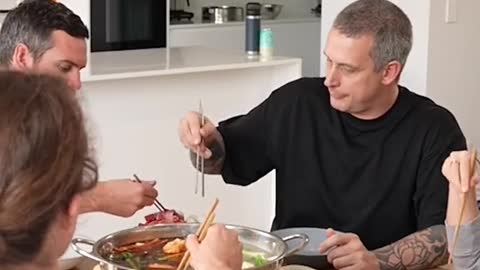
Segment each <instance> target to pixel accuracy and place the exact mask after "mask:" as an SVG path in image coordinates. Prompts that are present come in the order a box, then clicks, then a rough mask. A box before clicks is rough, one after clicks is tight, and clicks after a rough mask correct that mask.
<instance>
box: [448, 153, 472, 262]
mask: <svg viewBox="0 0 480 270" xmlns="http://www.w3.org/2000/svg"><path fill="white" fill-rule="evenodd" d="M470 149H473V150H472V151H460V152H453V153H452V154H451V155H450V157H449V158H447V160H446V161H445V163H444V165H443V168H442V172H443V174H444V175H445V176H446V177H447V179H448V181H449V182H450V195H449V197H450V198H449V205H448V212H447V223H448V224H455V230H454V234H453V240H452V239H450V241H452V243H451V244H452V245H451V250H450V257H449V260H448V263H449V264H451V263H452V256H453V254H454V251H455V247H456V246H457V242H458V236H459V233H460V228H461V224H463V223H464V219H465V218H466V220H467V221H468V220H471V219H473V218H474V217H475V216H477V215H478V208H477V205H476V199H475V198H476V196H475V192H476V191H475V185H476V183H475V179H474V177H475V176H476V162H477V153H476V150H475V149H474V148H473V147H470ZM467 203H468V207H467V209H468V210H467V211H465V209H466V206H467Z"/></svg>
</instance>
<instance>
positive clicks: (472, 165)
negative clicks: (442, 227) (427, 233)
mask: <svg viewBox="0 0 480 270" xmlns="http://www.w3.org/2000/svg"><path fill="white" fill-rule="evenodd" d="M472 148H473V147H471V148H470V149H472ZM476 161H477V150H476V149H475V148H473V153H472V156H471V158H470V175H469V178H468V181H470V179H471V178H472V177H473V176H474V175H475V169H476V164H475V162H476ZM471 192H472V191H471ZM473 192H475V191H473ZM465 196H466V194H463V196H462V197H461V199H460V204H461V205H460V216H459V217H458V222H457V225H456V226H455V232H454V234H453V244H452V251H451V252H450V255H449V257H448V264H451V263H452V259H453V252H454V250H455V247H456V246H457V240H458V233H459V231H460V225H461V224H462V220H463V212H464V211H465V203H466V200H465Z"/></svg>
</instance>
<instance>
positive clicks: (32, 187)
mask: <svg viewBox="0 0 480 270" xmlns="http://www.w3.org/2000/svg"><path fill="white" fill-rule="evenodd" d="M91 152H92V151H91V149H90V146H89V140H88V136H87V132H86V129H85V126H84V119H83V115H82V111H81V108H80V106H79V104H78V102H77V101H76V99H75V97H74V93H73V92H72V91H70V90H69V88H68V87H67V85H66V84H65V83H64V82H63V81H62V80H60V79H56V78H52V77H49V76H46V75H34V74H21V73H16V72H10V71H9V72H5V71H2V72H0V269H5V268H8V266H14V265H17V264H20V263H25V262H33V261H36V259H37V258H36V256H37V255H38V254H39V252H40V251H41V249H42V245H43V243H44V241H45V236H46V234H47V231H48V229H49V228H50V226H51V225H52V223H53V222H54V220H55V219H56V217H57V216H58V215H59V213H61V212H62V211H67V210H68V207H69V205H70V203H71V201H72V198H73V197H74V196H75V195H76V194H79V193H81V192H83V191H86V190H89V189H91V188H93V187H94V186H95V185H96V183H97V176H98V172H97V165H96V163H95V161H94V160H93V159H92V158H91V155H90V154H91Z"/></svg>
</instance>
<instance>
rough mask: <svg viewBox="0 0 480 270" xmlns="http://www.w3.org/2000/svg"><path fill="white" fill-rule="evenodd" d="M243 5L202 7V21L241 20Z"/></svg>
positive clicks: (222, 21)
mask: <svg viewBox="0 0 480 270" xmlns="http://www.w3.org/2000/svg"><path fill="white" fill-rule="evenodd" d="M243 18H244V15H243V7H236V6H209V7H203V8H202V21H203V22H211V23H225V22H239V21H243Z"/></svg>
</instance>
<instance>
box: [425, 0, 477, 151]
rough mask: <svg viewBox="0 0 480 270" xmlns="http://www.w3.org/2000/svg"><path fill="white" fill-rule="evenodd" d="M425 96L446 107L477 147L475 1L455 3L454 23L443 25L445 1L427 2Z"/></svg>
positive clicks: (468, 0) (464, 0)
mask: <svg viewBox="0 0 480 270" xmlns="http://www.w3.org/2000/svg"><path fill="white" fill-rule="evenodd" d="M431 1H432V7H431V14H430V25H431V29H430V35H429V38H430V46H429V49H430V50H429V63H428V81H427V86H428V96H430V97H432V98H433V99H434V100H435V101H436V102H437V103H439V104H442V105H443V106H445V107H447V108H448V109H449V110H450V111H452V112H453V114H454V115H455V116H456V118H457V120H458V121H459V122H460V125H461V127H462V129H463V131H464V133H465V136H466V137H467V139H468V140H469V141H471V142H472V143H474V144H475V145H476V146H477V148H478V147H480V120H478V117H477V116H478V115H479V111H478V108H479V107H480V106H479V105H478V104H479V102H480V88H479V86H480V68H479V66H478V65H479V63H480V16H479V14H478V11H479V10H480V1H479V0H463V1H457V22H456V23H451V24H450V23H449V24H447V23H445V19H444V18H445V9H444V7H445V3H446V0H431Z"/></svg>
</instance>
